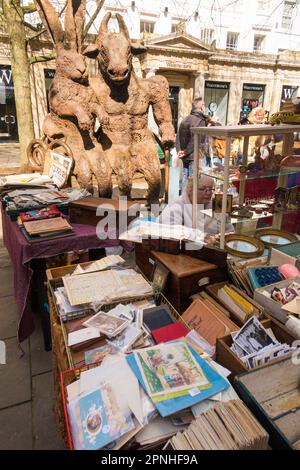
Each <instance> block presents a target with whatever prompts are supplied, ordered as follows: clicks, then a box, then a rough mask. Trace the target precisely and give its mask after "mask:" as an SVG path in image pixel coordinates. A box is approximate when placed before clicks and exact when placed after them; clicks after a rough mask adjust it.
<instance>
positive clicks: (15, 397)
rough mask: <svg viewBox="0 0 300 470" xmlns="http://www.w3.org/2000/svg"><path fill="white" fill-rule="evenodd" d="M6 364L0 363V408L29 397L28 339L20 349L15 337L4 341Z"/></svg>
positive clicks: (26, 399) (23, 400) (21, 401)
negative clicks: (22, 352)
mask: <svg viewBox="0 0 300 470" xmlns="http://www.w3.org/2000/svg"><path fill="white" fill-rule="evenodd" d="M5 345H6V364H4V365H3V364H0V410H1V409H2V408H6V407H8V406H12V405H16V404H18V403H23V402H25V401H28V400H30V399H31V377H30V355H29V346H28V341H24V342H23V343H22V348H23V350H24V352H25V354H24V355H23V356H22V357H21V351H20V348H19V346H18V342H17V339H16V338H12V339H8V340H6V341H5Z"/></svg>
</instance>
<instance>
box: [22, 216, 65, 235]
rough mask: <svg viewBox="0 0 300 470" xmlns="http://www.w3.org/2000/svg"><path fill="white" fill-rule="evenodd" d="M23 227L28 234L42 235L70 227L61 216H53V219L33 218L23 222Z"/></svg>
mask: <svg viewBox="0 0 300 470" xmlns="http://www.w3.org/2000/svg"><path fill="white" fill-rule="evenodd" d="M24 228H25V230H26V232H27V233H28V234H29V235H31V236H32V235H43V234H50V233H53V232H55V233H58V232H66V231H71V230H72V227H71V225H70V224H69V222H68V221H67V220H66V219H64V218H63V217H55V218H53V219H46V220H35V221H31V222H24Z"/></svg>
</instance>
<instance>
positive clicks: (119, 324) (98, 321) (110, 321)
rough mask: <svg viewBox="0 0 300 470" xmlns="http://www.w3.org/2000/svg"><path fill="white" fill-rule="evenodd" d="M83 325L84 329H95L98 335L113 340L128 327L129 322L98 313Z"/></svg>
mask: <svg viewBox="0 0 300 470" xmlns="http://www.w3.org/2000/svg"><path fill="white" fill-rule="evenodd" d="M83 325H84V326H86V327H93V328H96V329H97V330H98V331H100V333H103V334H104V335H106V336H108V337H109V338H113V337H114V336H117V335H118V334H119V333H121V331H122V330H124V329H125V328H126V327H127V326H128V325H129V322H128V320H123V319H122V318H118V317H115V316H113V315H108V314H107V313H104V312H99V313H97V314H96V315H94V316H93V317H92V318H90V319H89V320H87V321H86V322H84V323H83Z"/></svg>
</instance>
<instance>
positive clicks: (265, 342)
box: [234, 317, 279, 354]
mask: <svg viewBox="0 0 300 470" xmlns="http://www.w3.org/2000/svg"><path fill="white" fill-rule="evenodd" d="M234 342H235V343H236V344H237V345H238V346H239V347H240V348H242V349H243V350H244V351H245V352H246V353H247V354H254V353H257V352H258V351H260V350H261V349H264V348H266V347H268V346H277V345H278V344H279V343H278V341H275V340H274V339H273V338H272V337H271V336H270V335H269V334H268V332H267V330H266V329H265V328H264V327H263V326H262V324H261V323H260V322H259V320H258V319H257V318H256V317H252V318H250V320H249V321H248V322H247V323H246V324H245V325H244V326H243V327H242V328H241V329H240V331H239V332H238V333H237V334H236V336H235V338H234Z"/></svg>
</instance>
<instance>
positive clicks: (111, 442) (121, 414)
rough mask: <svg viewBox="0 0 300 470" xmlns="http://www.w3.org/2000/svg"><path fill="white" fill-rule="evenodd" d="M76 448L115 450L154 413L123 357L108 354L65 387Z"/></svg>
mask: <svg viewBox="0 0 300 470" xmlns="http://www.w3.org/2000/svg"><path fill="white" fill-rule="evenodd" d="M67 395H68V414H69V420H70V425H71V432H72V438H73V444H74V447H75V449H77V450H80V449H86V450H93V449H95V450H96V449H102V448H104V447H105V448H112V449H118V448H120V447H121V446H123V445H125V444H126V442H127V441H128V440H129V439H131V438H132V437H133V436H134V435H135V434H136V433H137V432H138V431H140V429H141V428H142V427H143V426H144V425H145V424H146V423H147V422H148V419H149V418H150V417H151V416H152V415H153V412H154V408H153V405H152V404H151V402H150V400H149V399H148V398H147V397H146V395H145V394H144V392H143V391H142V389H141V388H140V386H139V383H138V381H137V379H136V377H135V375H134V374H133V373H132V371H131V369H130V367H129V366H128V364H127V362H126V359H125V358H124V357H123V356H107V357H106V358H105V359H104V361H103V363H102V364H101V366H99V367H95V368H92V369H90V370H87V371H85V372H82V373H81V375H80V379H79V380H77V381H76V382H74V383H72V384H70V385H69V386H68V387H67Z"/></svg>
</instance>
